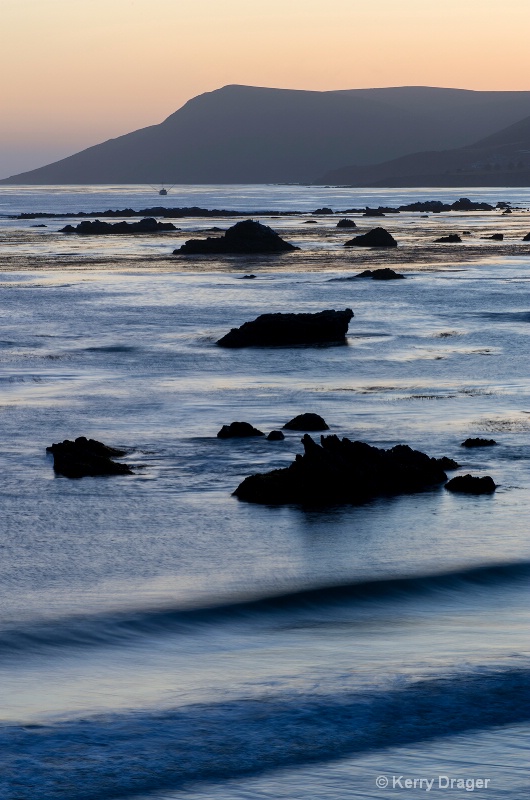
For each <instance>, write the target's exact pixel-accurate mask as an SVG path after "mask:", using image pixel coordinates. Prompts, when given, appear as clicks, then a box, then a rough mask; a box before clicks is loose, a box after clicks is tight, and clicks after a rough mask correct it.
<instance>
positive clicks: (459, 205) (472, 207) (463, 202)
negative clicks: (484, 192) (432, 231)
mask: <svg viewBox="0 0 530 800" xmlns="http://www.w3.org/2000/svg"><path fill="white" fill-rule="evenodd" d="M451 210H452V211H493V210H494V209H493V206H491V205H490V204H489V203H477V202H476V201H475V200H470V199H469V197H461V198H460V200H455V202H454V203H452V204H451Z"/></svg>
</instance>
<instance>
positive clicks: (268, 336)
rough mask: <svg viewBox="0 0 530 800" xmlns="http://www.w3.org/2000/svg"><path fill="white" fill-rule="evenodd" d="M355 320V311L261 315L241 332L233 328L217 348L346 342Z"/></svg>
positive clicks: (242, 327)
mask: <svg viewBox="0 0 530 800" xmlns="http://www.w3.org/2000/svg"><path fill="white" fill-rule="evenodd" d="M352 317H353V311H352V310H351V308H346V309H345V310H344V311H333V310H329V311H319V312H318V313H316V314H261V316H259V317H258V318H257V319H255V320H252V322H245V323H244V324H243V325H241V327H240V328H232V330H231V331H230V332H229V333H227V334H226V335H225V336H223V337H222V338H221V339H219V341H218V342H217V344H218V345H219V346H220V347H259V346H282V345H293V344H320V343H323V342H324V343H325V342H344V340H345V338H346V333H347V332H348V325H349V322H350V320H351V318H352Z"/></svg>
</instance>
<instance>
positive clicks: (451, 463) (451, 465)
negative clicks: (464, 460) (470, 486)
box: [436, 456, 460, 470]
mask: <svg viewBox="0 0 530 800" xmlns="http://www.w3.org/2000/svg"><path fill="white" fill-rule="evenodd" d="M436 461H437V462H438V464H439V465H440V467H441V468H442V469H445V470H452V469H458V468H459V467H460V464H459V463H458V462H457V461H455V460H454V458H448V457H447V456H442V458H437V459H436Z"/></svg>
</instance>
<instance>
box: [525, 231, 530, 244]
mask: <svg viewBox="0 0 530 800" xmlns="http://www.w3.org/2000/svg"><path fill="white" fill-rule="evenodd" d="M523 242H530V233H527V234H526V236H525V237H524V238H523Z"/></svg>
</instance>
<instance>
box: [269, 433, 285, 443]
mask: <svg viewBox="0 0 530 800" xmlns="http://www.w3.org/2000/svg"><path fill="white" fill-rule="evenodd" d="M284 439H285V436H284V435H283V433H282V432H281V431H271V432H270V433H269V435H268V436H267V441H269V442H283V440H284Z"/></svg>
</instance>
